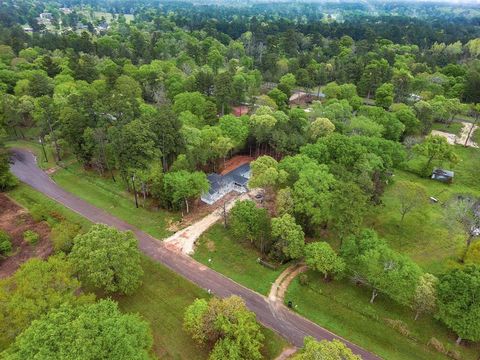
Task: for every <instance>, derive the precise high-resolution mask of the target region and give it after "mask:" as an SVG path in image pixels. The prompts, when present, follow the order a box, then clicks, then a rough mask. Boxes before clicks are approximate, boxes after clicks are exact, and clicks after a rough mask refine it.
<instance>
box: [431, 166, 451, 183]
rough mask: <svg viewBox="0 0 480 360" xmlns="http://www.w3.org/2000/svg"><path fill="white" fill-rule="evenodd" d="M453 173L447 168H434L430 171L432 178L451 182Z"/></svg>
mask: <svg viewBox="0 0 480 360" xmlns="http://www.w3.org/2000/svg"><path fill="white" fill-rule="evenodd" d="M454 175H455V173H454V172H453V171H449V170H443V169H438V168H435V169H434V170H433V172H432V179H433V180H437V181H441V182H444V183H448V184H451V183H452V182H453V176H454Z"/></svg>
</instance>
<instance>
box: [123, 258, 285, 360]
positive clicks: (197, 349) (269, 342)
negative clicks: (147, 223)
mask: <svg viewBox="0 0 480 360" xmlns="http://www.w3.org/2000/svg"><path fill="white" fill-rule="evenodd" d="M142 263H143V269H144V272H145V274H144V279H143V285H142V286H141V287H140V288H139V289H138V290H137V291H136V292H135V294H133V295H130V296H120V297H119V296H117V297H115V300H117V301H118V302H119V304H120V308H121V309H122V310H123V311H125V312H131V313H138V314H140V315H141V316H142V317H143V318H144V319H145V320H147V321H148V322H149V323H150V325H151V328H152V334H153V339H154V353H155V355H156V356H157V357H158V358H159V359H185V360H187V359H188V360H190V359H191V360H194V359H206V358H207V357H208V351H207V349H205V348H202V347H201V346H198V345H197V344H196V343H195V342H194V341H193V340H192V339H191V338H190V336H189V335H188V334H187V333H185V331H184V330H183V314H184V311H185V308H186V307H187V306H188V305H190V304H191V303H192V302H193V301H194V300H195V299H197V298H206V297H208V294H207V293H206V292H205V291H204V290H202V289H200V288H198V287H197V286H195V285H194V284H192V283H190V282H188V281H187V280H185V279H183V278H182V277H180V276H178V275H176V274H175V273H173V272H172V271H170V270H169V269H167V268H166V267H164V266H163V265H161V264H159V263H157V262H154V261H152V260H150V259H149V258H146V257H144V258H143V260H142ZM262 331H263V333H264V335H265V346H264V348H263V351H262V352H263V354H264V356H265V358H266V359H274V358H275V357H276V356H277V355H279V354H280V352H281V351H282V349H283V348H284V347H286V346H288V344H287V342H286V341H285V340H284V339H283V338H281V337H280V336H279V335H277V334H276V333H274V332H273V331H271V330H269V329H266V328H262Z"/></svg>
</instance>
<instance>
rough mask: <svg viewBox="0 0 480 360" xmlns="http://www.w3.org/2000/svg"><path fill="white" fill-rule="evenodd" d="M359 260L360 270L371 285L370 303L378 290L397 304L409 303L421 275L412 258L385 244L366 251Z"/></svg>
mask: <svg viewBox="0 0 480 360" xmlns="http://www.w3.org/2000/svg"><path fill="white" fill-rule="evenodd" d="M359 260H360V264H361V265H360V268H361V270H360V272H361V274H362V276H363V277H364V279H365V280H366V281H367V283H368V284H369V285H370V286H371V287H372V297H371V299H370V302H371V303H373V301H374V300H375V298H376V297H377V295H378V293H379V292H383V293H385V294H386V295H387V296H388V297H390V298H391V299H392V300H394V301H396V302H397V303H399V304H402V305H409V304H410V303H411V301H412V299H413V296H414V293H415V289H416V287H417V284H418V281H419V278H420V276H421V270H420V268H419V267H418V265H416V264H415V263H414V262H413V261H412V260H410V259H409V258H407V257H406V256H403V255H400V254H397V253H396V252H394V251H393V250H391V249H389V248H388V247H386V246H382V247H377V248H376V249H372V250H368V251H366V252H365V253H364V254H363V255H361V256H360V258H359Z"/></svg>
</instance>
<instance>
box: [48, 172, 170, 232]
mask: <svg viewBox="0 0 480 360" xmlns="http://www.w3.org/2000/svg"><path fill="white" fill-rule="evenodd" d="M52 177H53V179H54V180H55V182H56V183H57V184H58V185H60V186H61V187H62V188H64V189H65V190H67V191H69V192H71V193H72V194H74V195H76V196H78V197H79V198H82V199H83V200H85V201H87V202H89V203H90V204H92V205H95V206H97V207H99V208H101V209H103V210H105V211H106V212H108V213H110V214H112V215H114V216H116V217H118V218H120V219H122V220H124V221H126V222H127V223H129V224H131V225H134V226H136V227H138V228H139V229H140V230H143V231H145V232H147V233H149V234H150V235H152V236H154V237H156V238H157V239H159V240H161V239H163V238H165V237H167V236H168V235H170V231H168V230H167V227H168V224H169V222H170V221H173V220H175V219H177V218H178V216H177V215H175V214H173V213H170V212H168V211H165V210H161V209H159V210H149V208H148V206H149V203H148V201H147V203H146V207H145V208H144V207H143V206H142V204H143V199H142V198H141V196H140V194H139V203H140V207H139V208H138V209H137V208H136V207H135V202H134V198H133V195H132V194H130V193H127V192H126V188H125V184H124V183H123V181H121V179H117V181H116V182H114V181H113V180H112V179H111V178H108V177H102V176H99V175H98V174H97V173H94V172H90V171H85V170H84V169H83V168H82V166H81V165H79V164H72V165H70V166H68V167H67V168H65V169H60V170H58V171H57V172H55V173H54V174H53V176H52ZM138 186H139V185H138Z"/></svg>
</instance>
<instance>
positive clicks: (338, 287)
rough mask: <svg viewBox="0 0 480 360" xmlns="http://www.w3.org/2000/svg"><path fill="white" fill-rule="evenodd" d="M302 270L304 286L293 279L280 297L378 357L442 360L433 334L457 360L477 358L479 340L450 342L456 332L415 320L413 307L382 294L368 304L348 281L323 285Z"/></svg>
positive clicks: (365, 292) (364, 293) (425, 319)
mask: <svg viewBox="0 0 480 360" xmlns="http://www.w3.org/2000/svg"><path fill="white" fill-rule="evenodd" d="M307 274H308V277H309V279H310V281H309V284H308V285H300V283H299V281H298V277H297V278H296V279H295V280H294V281H293V282H292V283H291V285H290V286H289V288H288V291H287V295H286V297H285V301H286V302H287V301H293V306H294V309H295V310H296V311H297V312H298V313H299V314H301V315H303V316H305V317H307V318H309V319H310V320H312V321H314V322H315V323H317V324H319V325H321V326H324V327H325V328H327V329H328V330H330V331H332V332H334V333H335V334H337V335H339V336H342V337H344V338H345V339H348V340H349V341H352V342H354V343H356V344H357V345H360V346H362V347H364V348H365V349H367V350H369V351H372V352H374V353H376V354H378V355H379V356H381V357H382V358H384V359H388V360H405V359H416V360H434V359H439V360H440V359H447V357H446V356H444V355H442V354H440V353H438V352H436V351H434V350H433V349H431V348H429V347H428V346H427V344H428V341H429V340H430V339H431V338H432V337H435V338H437V339H438V340H440V341H441V342H442V343H443V344H444V345H445V346H446V347H447V348H451V349H455V350H457V351H460V352H461V354H462V359H464V360H465V359H466V360H470V359H471V360H476V359H477V356H478V353H479V351H480V347H479V345H478V344H477V345H470V346H456V345H454V342H455V339H456V336H455V335H454V334H453V333H452V332H450V331H448V329H447V328H446V327H445V326H444V325H443V324H441V323H440V322H438V321H437V320H435V319H433V318H432V317H431V316H421V317H420V318H419V319H418V320H417V321H414V314H413V312H412V310H410V309H409V308H406V307H402V306H397V305H396V304H393V303H392V302H391V301H389V300H388V299H387V298H386V297H385V296H384V295H380V296H379V297H377V299H376V300H375V303H374V304H370V303H369V299H370V290H369V289H367V288H364V287H359V286H356V285H354V284H353V283H351V282H350V281H349V280H348V279H345V280H340V281H332V282H329V283H325V282H324V281H323V279H322V276H321V275H319V274H318V273H314V272H312V271H309V272H308V273H307ZM385 319H392V320H401V321H403V322H404V323H405V324H406V325H407V328H408V330H409V331H410V335H409V336H408V337H407V336H405V335H402V334H400V333H399V332H397V331H396V330H395V329H393V328H392V327H390V326H389V325H388V324H387V322H386V321H385Z"/></svg>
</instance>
